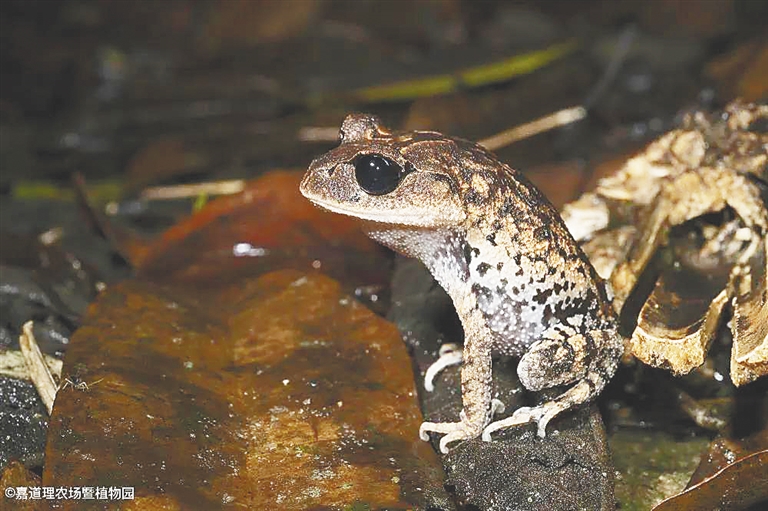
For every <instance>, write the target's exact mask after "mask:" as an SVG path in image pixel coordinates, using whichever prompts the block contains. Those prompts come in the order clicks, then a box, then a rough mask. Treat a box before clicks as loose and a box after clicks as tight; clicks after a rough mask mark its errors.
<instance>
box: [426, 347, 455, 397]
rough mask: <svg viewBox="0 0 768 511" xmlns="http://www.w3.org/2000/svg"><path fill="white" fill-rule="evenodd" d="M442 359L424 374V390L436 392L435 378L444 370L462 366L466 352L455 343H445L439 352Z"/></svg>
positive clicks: (435, 362) (436, 361)
mask: <svg viewBox="0 0 768 511" xmlns="http://www.w3.org/2000/svg"><path fill="white" fill-rule="evenodd" d="M438 354H439V355H440V358H438V359H437V360H435V361H434V362H433V363H432V365H431V366H429V367H428V368H427V372H426V373H424V388H425V389H426V390H427V392H432V391H433V390H435V377H436V376H437V374H438V373H439V372H440V371H442V370H443V369H445V368H447V367H451V366H455V365H458V364H461V363H462V362H463V361H464V350H462V349H461V346H459V345H458V344H453V343H445V344H443V345H442V346H440V351H439V352H438Z"/></svg>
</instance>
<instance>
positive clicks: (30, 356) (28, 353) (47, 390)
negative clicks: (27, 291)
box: [19, 321, 56, 415]
mask: <svg viewBox="0 0 768 511" xmlns="http://www.w3.org/2000/svg"><path fill="white" fill-rule="evenodd" d="M32 326H33V322H32V321H27V322H26V323H24V326H23V327H22V329H21V330H22V334H21V335H20V336H19V345H20V346H21V354H22V355H23V356H24V361H25V362H26V364H27V369H29V375H30V377H31V379H32V383H33V384H34V385H35V388H36V389H37V393H38V394H39V395H40V399H41V400H42V401H43V404H44V405H45V408H46V409H47V410H48V415H50V414H51V412H52V411H53V401H54V400H55V399H56V382H54V380H53V375H51V370H50V369H49V368H48V365H46V363H45V360H43V354H42V353H41V352H40V347H39V346H38V345H37V341H36V340H35V334H34V332H33V331H32Z"/></svg>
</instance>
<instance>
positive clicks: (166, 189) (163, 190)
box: [141, 179, 245, 200]
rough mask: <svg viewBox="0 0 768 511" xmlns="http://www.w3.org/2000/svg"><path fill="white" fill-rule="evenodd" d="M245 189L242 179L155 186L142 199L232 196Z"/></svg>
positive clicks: (142, 194) (143, 193) (146, 190)
mask: <svg viewBox="0 0 768 511" xmlns="http://www.w3.org/2000/svg"><path fill="white" fill-rule="evenodd" d="M244 188H245V181H243V180H242V179H230V180H229V181H215V182H208V183H195V184H188V185H176V186H153V187H150V188H146V189H144V191H142V192H141V198H142V199H145V200H168V199H184V198H187V197H197V196H198V195H201V194H206V195H232V194H235V193H239V192H242V191H243V189H244Z"/></svg>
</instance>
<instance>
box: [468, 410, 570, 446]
mask: <svg viewBox="0 0 768 511" xmlns="http://www.w3.org/2000/svg"><path fill="white" fill-rule="evenodd" d="M547 404H549V403H547ZM545 407H546V405H542V406H535V407H528V406H523V407H521V408H518V409H517V410H515V413H513V414H512V416H511V417H507V418H506V419H501V420H498V421H495V422H491V423H490V424H488V425H487V426H486V427H485V429H484V430H483V437H482V438H483V441H484V442H490V441H491V434H492V433H495V432H496V431H499V430H500V429H507V428H511V427H513V426H520V425H522V424H528V423H529V422H536V423H538V425H539V431H538V434H539V436H540V437H543V436H544V435H545V434H546V433H545V430H546V427H547V423H548V422H549V421H550V419H552V417H554V416H555V415H557V413H558V412H555V413H553V414H552V413H548V412H547V410H546V408H545Z"/></svg>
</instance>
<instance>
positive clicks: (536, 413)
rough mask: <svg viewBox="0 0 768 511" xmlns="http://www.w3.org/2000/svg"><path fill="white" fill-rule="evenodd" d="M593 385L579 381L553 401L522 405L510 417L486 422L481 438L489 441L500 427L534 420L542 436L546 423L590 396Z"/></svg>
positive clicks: (545, 433) (545, 432)
mask: <svg viewBox="0 0 768 511" xmlns="http://www.w3.org/2000/svg"><path fill="white" fill-rule="evenodd" d="M594 385H595V384H594V383H593V382H591V381H590V382H587V381H581V382H579V383H577V384H576V385H575V386H573V387H572V388H571V389H569V390H568V391H567V392H565V393H564V394H562V395H561V396H560V397H558V398H557V399H554V400H553V401H548V402H546V403H544V404H542V405H539V406H534V407H528V406H523V407H521V408H518V409H517V410H515V413H513V414H512V416H511V417H507V418H506V419H502V420H498V421H496V422H492V423H490V424H488V426H486V427H485V429H484V430H483V440H484V441H486V442H490V441H491V434H492V433H495V432H496V431H498V430H500V429H506V428H511V427H512V426H520V425H521V424H527V423H529V422H535V423H536V424H537V425H538V429H537V432H536V433H537V434H538V435H539V437H540V438H544V437H545V436H547V424H549V421H551V420H552V419H553V418H554V417H556V416H557V415H559V414H560V413H562V412H564V411H565V410H568V409H570V408H573V407H574V406H575V405H577V404H581V403H583V402H585V401H587V400H588V398H589V397H590V389H592V388H594Z"/></svg>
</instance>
